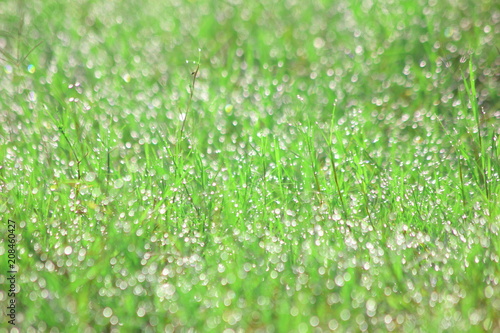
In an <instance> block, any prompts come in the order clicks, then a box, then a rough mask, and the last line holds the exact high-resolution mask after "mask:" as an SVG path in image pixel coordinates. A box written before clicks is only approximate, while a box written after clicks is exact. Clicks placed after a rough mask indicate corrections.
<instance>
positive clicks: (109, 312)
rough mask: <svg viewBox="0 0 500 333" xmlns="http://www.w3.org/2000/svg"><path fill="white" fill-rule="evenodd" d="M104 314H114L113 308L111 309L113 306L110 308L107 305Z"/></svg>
mask: <svg viewBox="0 0 500 333" xmlns="http://www.w3.org/2000/svg"><path fill="white" fill-rule="evenodd" d="M102 314H103V315H104V317H106V318H109V317H111V315H112V314H113V310H111V308H109V307H106V308H104V310H103V311H102Z"/></svg>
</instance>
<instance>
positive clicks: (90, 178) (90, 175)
mask: <svg viewBox="0 0 500 333" xmlns="http://www.w3.org/2000/svg"><path fill="white" fill-rule="evenodd" d="M95 177H96V175H95V172H89V173H87V174H86V175H85V181H87V182H93V181H94V180H95Z"/></svg>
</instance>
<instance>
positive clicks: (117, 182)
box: [113, 179, 123, 189]
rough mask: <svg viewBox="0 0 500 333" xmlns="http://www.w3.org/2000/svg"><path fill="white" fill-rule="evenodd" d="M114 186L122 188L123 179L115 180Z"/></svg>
mask: <svg viewBox="0 0 500 333" xmlns="http://www.w3.org/2000/svg"><path fill="white" fill-rule="evenodd" d="M113 186H114V188H117V189H118V188H122V187H123V180H121V179H117V180H115V182H114V184H113Z"/></svg>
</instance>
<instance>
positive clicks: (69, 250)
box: [64, 245, 73, 256]
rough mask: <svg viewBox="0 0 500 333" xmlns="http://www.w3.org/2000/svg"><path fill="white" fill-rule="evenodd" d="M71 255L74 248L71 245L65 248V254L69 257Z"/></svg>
mask: <svg viewBox="0 0 500 333" xmlns="http://www.w3.org/2000/svg"><path fill="white" fill-rule="evenodd" d="M71 253H73V248H72V247H71V246H69V245H68V246H66V247H65V248H64V254H65V255H67V256H69V255H70V254H71Z"/></svg>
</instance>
